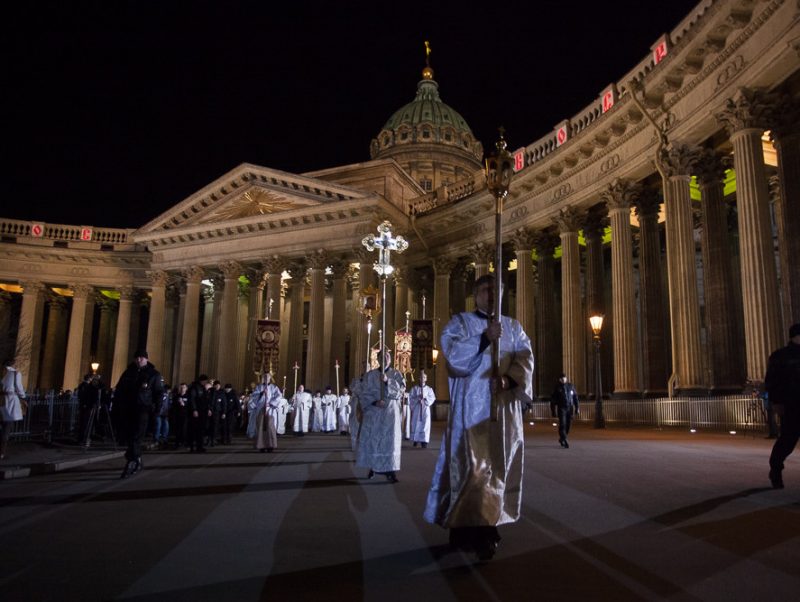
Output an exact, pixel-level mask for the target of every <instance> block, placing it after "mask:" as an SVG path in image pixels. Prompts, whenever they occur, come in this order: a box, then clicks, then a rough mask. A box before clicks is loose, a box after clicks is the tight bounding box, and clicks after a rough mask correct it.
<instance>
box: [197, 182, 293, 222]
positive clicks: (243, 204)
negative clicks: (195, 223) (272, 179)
mask: <svg viewBox="0 0 800 602" xmlns="http://www.w3.org/2000/svg"><path fill="white" fill-rule="evenodd" d="M307 204H308V203H303V202H301V201H299V200H298V199H288V198H286V197H285V196H283V195H280V194H277V193H275V192H273V191H270V190H265V189H263V188H251V189H250V190H248V191H247V192H245V193H243V194H241V195H240V196H238V197H236V198H235V199H232V200H230V201H228V202H226V203H224V204H222V205H220V207H218V208H217V209H214V210H212V211H210V212H209V213H208V214H207V215H206V216H205V217H204V218H203V219H202V220H200V223H210V222H224V221H230V220H237V219H243V218H248V217H256V216H259V215H272V214H274V213H280V212H283V211H289V210H291V209H297V208H299V207H303V206H306V205H307Z"/></svg>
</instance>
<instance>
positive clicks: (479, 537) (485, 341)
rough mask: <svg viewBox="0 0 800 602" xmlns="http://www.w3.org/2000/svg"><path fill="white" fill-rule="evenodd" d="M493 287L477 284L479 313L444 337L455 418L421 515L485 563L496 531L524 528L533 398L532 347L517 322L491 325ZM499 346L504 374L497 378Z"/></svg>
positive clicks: (456, 320)
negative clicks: (526, 431)
mask: <svg viewBox="0 0 800 602" xmlns="http://www.w3.org/2000/svg"><path fill="white" fill-rule="evenodd" d="M494 287H495V279H494V276H493V275H490V274H489V275H486V276H481V277H480V278H479V279H478V280H477V281H476V282H475V289H474V291H475V305H476V307H477V309H476V311H474V312H465V313H460V314H457V315H455V316H453V318H452V319H451V320H450V322H448V324H447V325H446V326H445V327H444V329H443V330H442V335H441V349H442V352H443V353H444V356H445V358H447V365H448V368H449V374H450V378H449V384H450V415H449V417H448V422H447V428H446V429H445V432H444V436H443V437H442V446H441V448H440V451H439V459H438V461H437V462H436V468H435V470H434V473H433V479H432V483H431V488H430V491H429V492H428V500H427V504H426V506H425V514H424V516H425V520H426V521H428V522H430V523H435V524H438V525H441V526H442V527H444V528H445V529H449V530H450V545H451V546H453V547H456V548H460V549H463V550H465V551H471V552H475V554H476V555H477V557H478V559H479V560H481V561H485V560H489V559H491V558H492V557H493V556H494V553H495V551H496V549H497V545H498V543H499V541H500V534H499V533H498V531H497V526H498V525H503V524H506V523H512V522H516V521H517V520H519V516H520V507H521V504H522V497H521V494H522V465H523V457H524V452H525V449H524V447H525V440H524V437H523V426H522V425H523V423H522V413H523V409H524V407H523V406H525V405H527V404H528V403H530V401H531V398H532V397H533V386H532V381H533V352H532V351H531V342H530V339H529V338H528V335H526V334H525V332H524V331H523V330H522V326H521V325H520V323H519V322H517V321H516V320H513V319H511V318H507V317H504V316H502V317H501V320H500V321H499V322H495V321H493V320H492V319H491V318H492V315H493V313H494V311H495V307H494ZM497 310H498V311H499V308H497ZM495 342H496V343H497V344H498V345H499V351H500V366H499V370H498V371H497V374H496V375H495V376H493V369H492V343H495ZM493 394H494V395H496V412H497V414H496V415H495V416H492V415H491V408H492V396H493Z"/></svg>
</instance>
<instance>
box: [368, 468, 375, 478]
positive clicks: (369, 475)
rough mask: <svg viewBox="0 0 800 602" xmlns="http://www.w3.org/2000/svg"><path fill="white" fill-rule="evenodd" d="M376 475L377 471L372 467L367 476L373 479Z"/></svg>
mask: <svg viewBox="0 0 800 602" xmlns="http://www.w3.org/2000/svg"><path fill="white" fill-rule="evenodd" d="M374 476H375V471H374V470H372V469H371V468H370V469H369V472H368V473H367V478H368V479H371V478H372V477H374Z"/></svg>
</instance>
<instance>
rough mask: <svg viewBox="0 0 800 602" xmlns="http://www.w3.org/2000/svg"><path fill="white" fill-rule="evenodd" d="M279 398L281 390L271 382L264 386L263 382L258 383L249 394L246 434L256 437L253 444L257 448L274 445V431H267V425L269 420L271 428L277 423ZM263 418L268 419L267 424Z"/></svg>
mask: <svg viewBox="0 0 800 602" xmlns="http://www.w3.org/2000/svg"><path fill="white" fill-rule="evenodd" d="M280 400H281V390H280V389H279V388H278V387H277V386H276V385H274V384H273V383H270V384H268V385H266V386H265V385H264V383H259V384H258V385H256V388H255V389H253V393H252V394H251V395H250V400H249V401H248V402H247V408H248V410H249V411H250V419H249V420H248V424H247V436H248V437H250V438H251V439H253V438H254V439H256V443H255V445H256V448H258V449H263V448H264V447H275V441H274V439H273V437H274V433H272V434H271V433H269V431H270V430H271V429H270V426H269V425H270V421H271V425H272V428H275V425H277V417H278V407H279V406H280ZM264 420H268V422H267V426H265V425H264ZM265 431H266V433H265Z"/></svg>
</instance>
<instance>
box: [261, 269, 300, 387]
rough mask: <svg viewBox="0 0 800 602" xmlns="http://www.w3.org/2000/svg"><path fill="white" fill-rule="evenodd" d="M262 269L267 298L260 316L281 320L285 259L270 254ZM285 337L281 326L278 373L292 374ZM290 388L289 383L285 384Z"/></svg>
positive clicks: (285, 334)
mask: <svg viewBox="0 0 800 602" xmlns="http://www.w3.org/2000/svg"><path fill="white" fill-rule="evenodd" d="M261 265H262V267H263V268H264V271H265V272H266V273H267V298H266V300H265V302H264V309H263V311H262V313H261V317H262V318H269V319H270V320H277V321H278V322H279V323H280V322H281V318H282V315H281V308H282V303H281V274H282V273H283V270H284V269H286V259H285V258H283V257H281V256H279V255H272V256H270V257H267V258H266V259H264V261H262V262H261ZM286 337H287V333H286V332H285V329H284V328H283V327H281V339H280V340H281V342H282V344H280V345H279V348H280V352H279V358H278V374H281V375H283V374H287V375H289V376H293V373H290V371H289V367H290V366H291V364H289V360H288V358H287V357H286V353H284V352H283V347H284V346H285V345H286ZM287 386H288V387H290V388H291V384H289V385H287Z"/></svg>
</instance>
